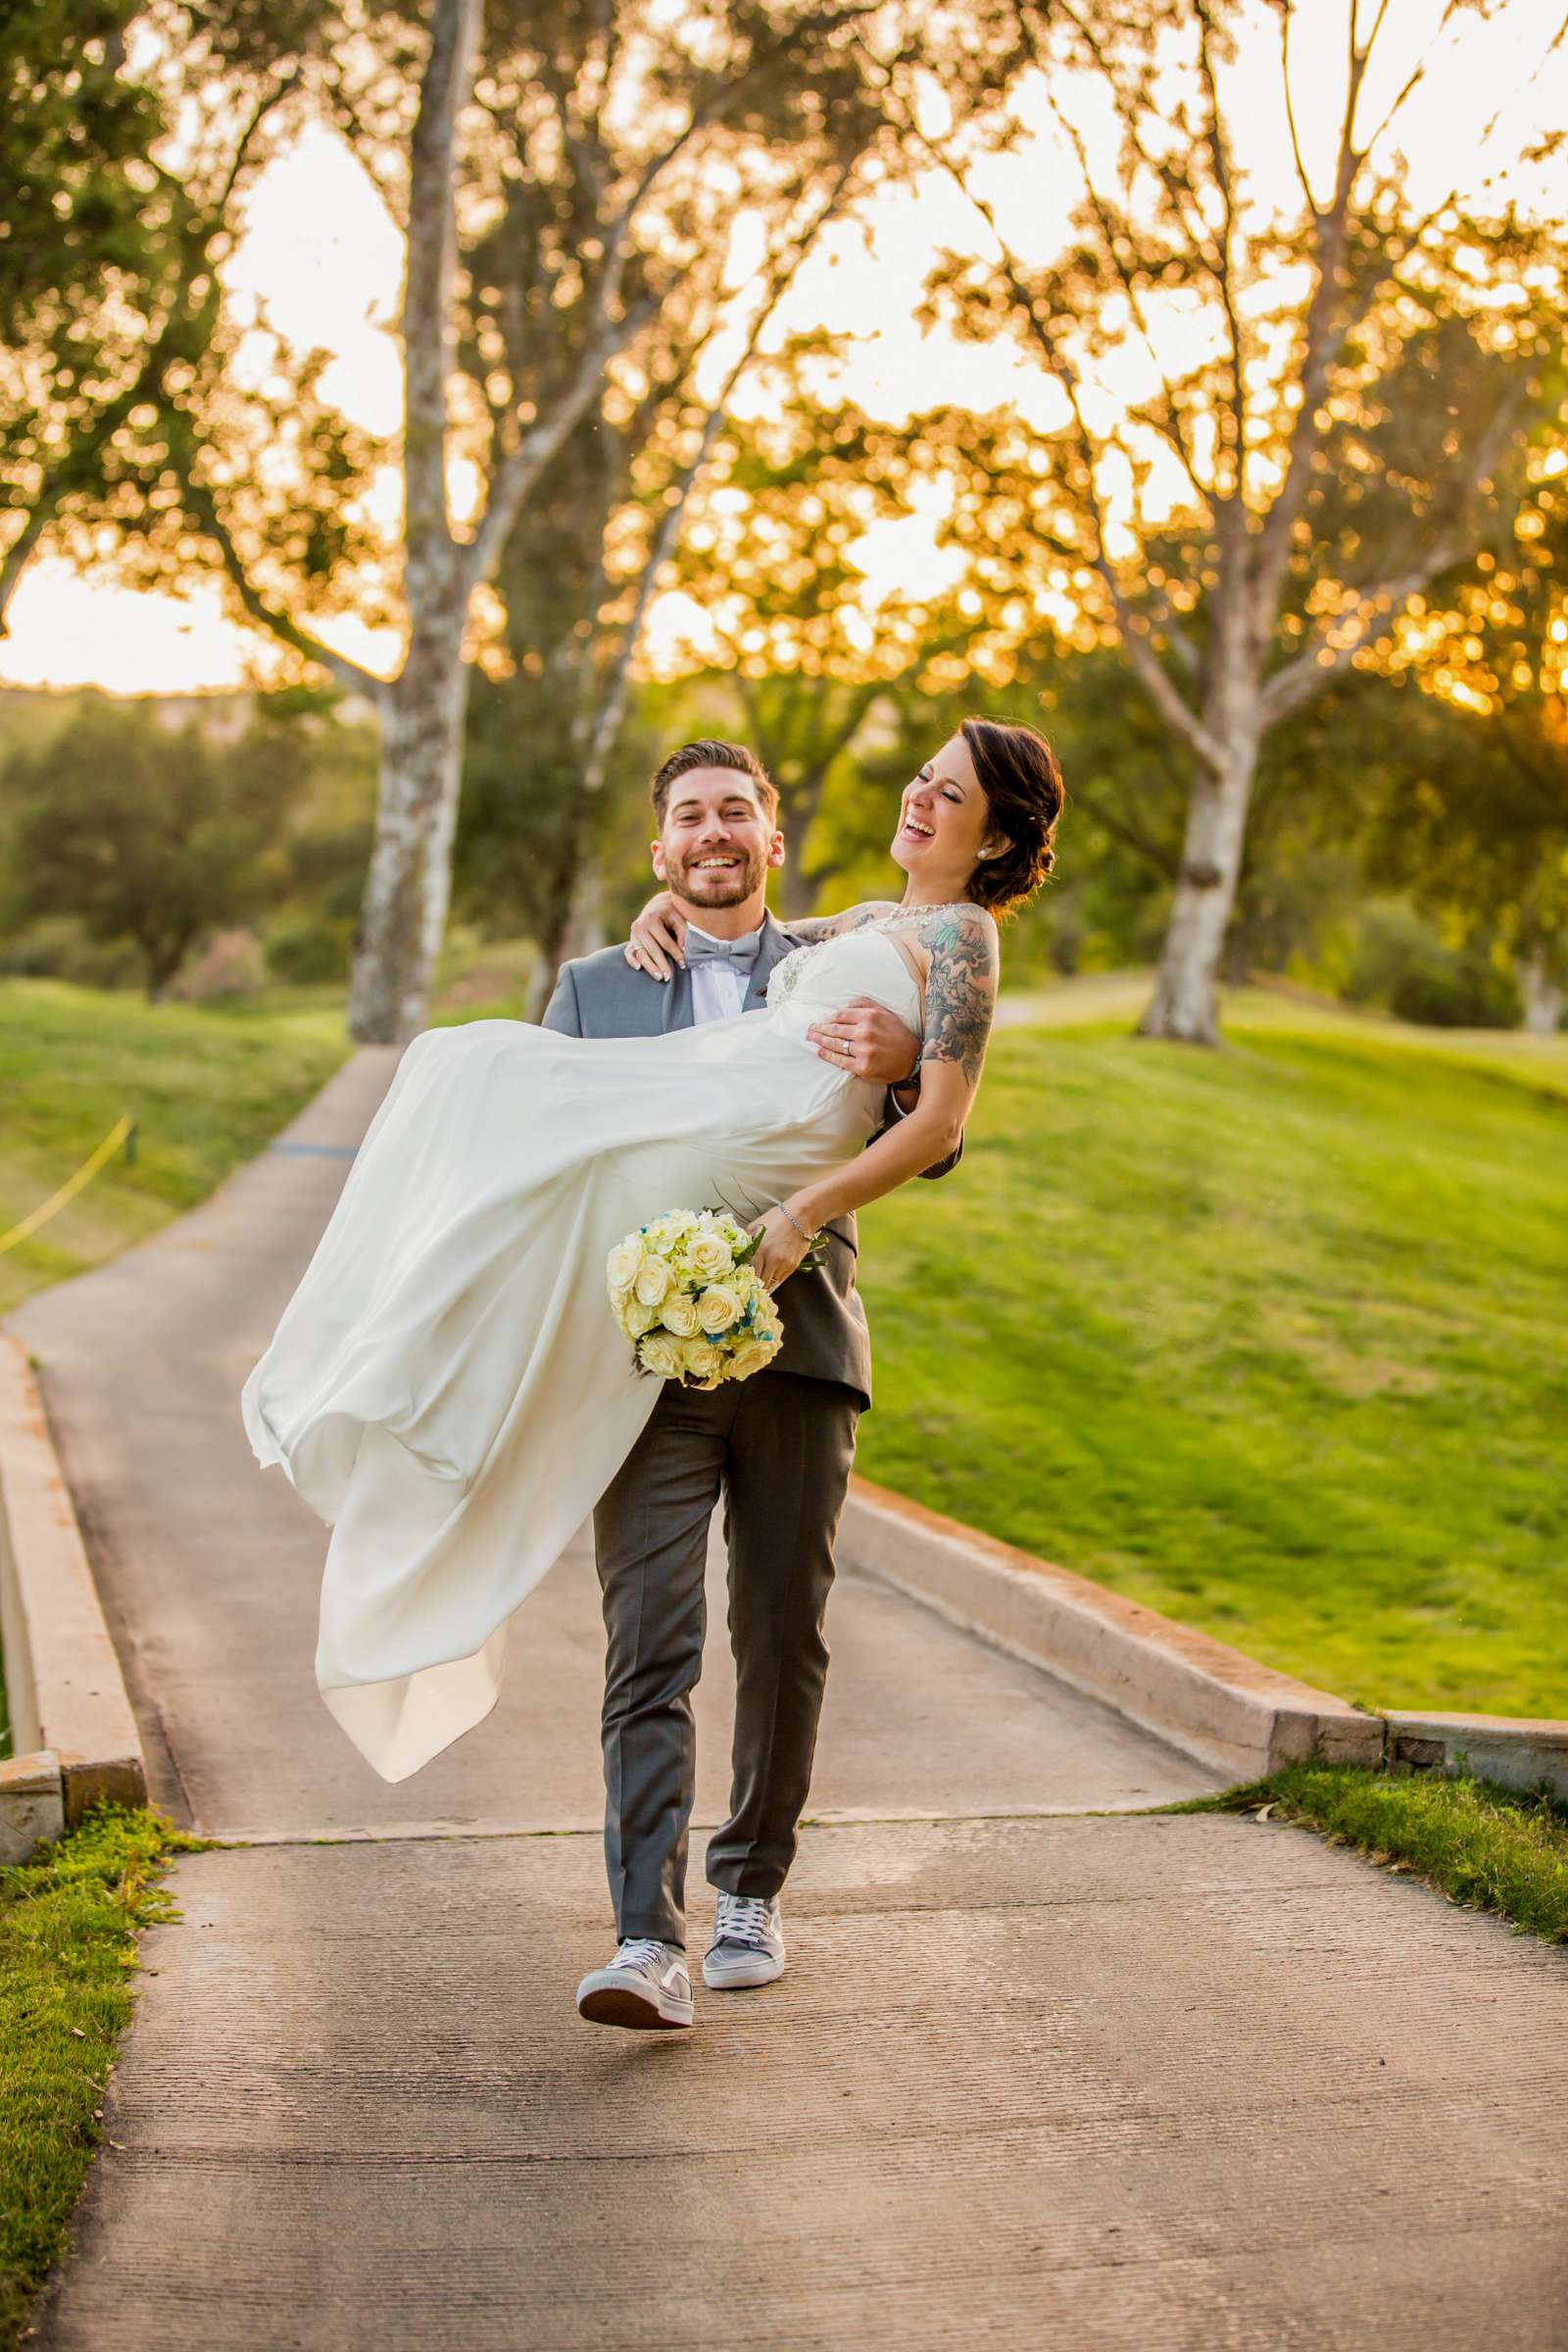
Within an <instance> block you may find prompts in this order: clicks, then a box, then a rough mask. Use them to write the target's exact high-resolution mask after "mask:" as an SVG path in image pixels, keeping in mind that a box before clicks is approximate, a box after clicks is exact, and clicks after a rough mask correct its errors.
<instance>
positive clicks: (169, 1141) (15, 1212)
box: [0, 980, 349, 1313]
mask: <svg viewBox="0 0 1568 2352" xmlns="http://www.w3.org/2000/svg"><path fill="white" fill-rule="evenodd" d="M348 1052H349V1046H348V1041H347V1039H346V1038H345V1037H344V1035H343V1013H342V999H341V995H340V993H338V992H335V991H332V990H329V989H322V990H306V989H289V990H282V989H280V990H277V991H275V992H271V993H270V994H269V995H267V996H265V997H261V998H256V999H253V1000H251V1001H249V1002H248V1003H246V1004H244V1005H233V1006H227V1005H225V1006H224V1007H222V1008H221V1009H220V1008H216V1007H212V1006H196V1005H148V1004H147V1003H146V1002H145V1001H144V1000H143V999H142V998H140V997H137V996H131V995H122V994H118V993H115V994H110V993H108V992H105V991H102V990H98V989H85V988H73V987H70V986H68V985H67V984H66V983H65V982H63V981H56V980H5V981H0V1103H3V1105H4V1110H3V1115H0V1233H6V1232H9V1231H10V1229H11V1227H12V1226H13V1225H14V1224H17V1223H18V1222H20V1220H21V1219H22V1218H24V1217H25V1216H26V1215H27V1214H28V1212H29V1211H30V1210H31V1209H33V1208H34V1207H36V1206H37V1204H38V1203H39V1202H40V1201H44V1200H46V1199H47V1198H48V1197H49V1195H50V1194H51V1193H53V1192H54V1191H55V1189H56V1188H57V1186H59V1185H61V1184H63V1183H64V1182H65V1180H66V1178H67V1177H68V1176H70V1175H71V1174H72V1172H73V1169H75V1168H77V1167H78V1166H79V1165H80V1164H81V1162H82V1161H83V1160H84V1159H85V1158H86V1157H87V1155H88V1153H89V1152H91V1151H92V1149H93V1147H94V1146H95V1145H96V1144H97V1143H98V1142H99V1141H100V1140H101V1139H102V1138H103V1137H104V1136H106V1135H107V1134H108V1133H109V1131H110V1130H111V1128H112V1127H113V1126H114V1125H115V1123H116V1121H117V1120H118V1119H119V1118H120V1116H121V1114H122V1113H123V1112H124V1111H127V1110H128V1111H131V1112H133V1113H134V1114H135V1116H136V1118H137V1119H138V1121H139V1123H140V1132H139V1135H138V1139H137V1156H136V1164H135V1165H134V1166H133V1167H127V1166H126V1165H125V1164H124V1161H123V1158H122V1157H120V1156H117V1157H115V1158H114V1159H111V1160H110V1161H109V1162H108V1164H107V1165H106V1166H105V1167H104V1168H103V1169H102V1170H101V1171H100V1172H99V1174H98V1175H97V1176H95V1177H94V1178H93V1180H92V1182H91V1183H90V1184H88V1185H87V1186H86V1188H85V1189H84V1190H83V1191H82V1192H80V1193H78V1194H77V1196H76V1198H75V1199H74V1200H73V1201H71V1202H70V1203H69V1204H68V1205H67V1206H66V1207H65V1208H63V1209H62V1210H61V1211H60V1213H59V1214H58V1215H57V1216H55V1217H53V1218H51V1219H50V1221H49V1222H48V1224H46V1225H44V1226H41V1227H40V1228H39V1230H38V1232H37V1233H36V1235H34V1236H33V1237H31V1238H30V1239H29V1240H27V1241H25V1242H21V1243H19V1244H18V1245H17V1246H16V1248H15V1249H13V1250H8V1251H7V1252H6V1253H5V1254H4V1255H3V1256H0V1313H5V1312H6V1311H8V1310H9V1309H10V1308H11V1307H13V1306H16V1305H17V1304H18V1303H19V1302H20V1301H21V1300H22V1299H25V1297H26V1296H27V1294H28V1293H29V1292H30V1291H35V1290H39V1289H41V1288H42V1287H43V1286H44V1284H46V1283H51V1282H63V1281H64V1280H66V1278H67V1277H68V1276H69V1275H72V1274H80V1273H83V1272H85V1270H86V1269H87V1268H88V1267H89V1266H95V1265H98V1264H101V1263H102V1261H103V1260H104V1259H105V1258H109V1257H114V1256H116V1255H117V1254H118V1253H119V1252H120V1251H121V1250H126V1249H128V1248H129V1247H130V1246H131V1244H132V1243H134V1242H139V1241H142V1240H144V1239H145V1237H146V1236H147V1235H148V1234H149V1233H153V1232H155V1231H156V1230H157V1228H158V1227H159V1226H160V1225H166V1224H167V1223H168V1222H169V1220H170V1219H171V1217H173V1216H177V1215H178V1214H179V1212H180V1210H181V1209H185V1208H190V1207H192V1206H194V1204H195V1203H196V1202H197V1201H203V1200H205V1199H206V1197H207V1195H208V1194H209V1193H210V1192H212V1191H213V1189H214V1187H215V1186H216V1185H218V1184H219V1183H220V1182H221V1180H222V1178H223V1177H224V1176H225V1175H227V1173H228V1171H229V1169H230V1168H232V1167H235V1166H237V1165H238V1164H239V1163H240V1162H241V1161H242V1160H245V1159H249V1158H250V1157H251V1156H252V1155H253V1154H254V1153H255V1152H260V1151H261V1150H262V1148H263V1146H264V1145H265V1144H266V1142H267V1140H268V1138H269V1137H270V1136H271V1135H275V1134H276V1132H277V1130H278V1128H279V1127H281V1126H283V1125H285V1124H286V1122H287V1121H288V1120H289V1119H291V1118H292V1117H293V1116H294V1114H295V1112H296V1111H297V1110H299V1109H301V1108H302V1107H303V1106H304V1104H305V1103H308V1102H309V1101H310V1099H311V1097H312V1095H314V1094H315V1093H316V1091H317V1089H318V1088H319V1086H320V1085H322V1083H323V1082H324V1081H325V1080H326V1079H327V1078H328V1077H329V1076H330V1075H331V1073H332V1071H333V1070H335V1069H336V1068H337V1066H338V1064H339V1063H340V1062H341V1061H342V1060H343V1059H344V1058H345V1056H346V1055H347V1054H348Z"/></svg>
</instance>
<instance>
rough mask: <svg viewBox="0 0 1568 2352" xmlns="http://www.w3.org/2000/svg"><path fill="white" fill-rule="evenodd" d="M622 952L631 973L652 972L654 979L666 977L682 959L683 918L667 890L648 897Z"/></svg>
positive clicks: (684, 920) (684, 939) (684, 951)
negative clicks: (676, 909)
mask: <svg viewBox="0 0 1568 2352" xmlns="http://www.w3.org/2000/svg"><path fill="white" fill-rule="evenodd" d="M621 952H622V954H623V955H624V956H625V958H626V961H627V962H628V963H629V964H630V965H631V968H632V970H633V971H634V972H652V974H653V976H654V978H655V979H656V980H667V979H668V978H669V975H670V971H671V969H672V967H673V965H674V964H677V963H684V962H685V960H686V917H685V916H684V915H683V914H677V912H676V911H675V902H674V900H673V899H672V898H671V897H670V895H669V892H668V891H667V890H661V891H656V892H655V894H654V896H653V897H652V898H651V899H650V900H649V902H648V904H647V906H646V907H644V908H643V910H642V912H641V914H640V915H639V916H638V917H637V920H636V921H635V922H634V923H633V924H632V927H631V937H630V939H629V940H628V941H627V942H626V945H625V947H624V949H623V950H622V951H621Z"/></svg>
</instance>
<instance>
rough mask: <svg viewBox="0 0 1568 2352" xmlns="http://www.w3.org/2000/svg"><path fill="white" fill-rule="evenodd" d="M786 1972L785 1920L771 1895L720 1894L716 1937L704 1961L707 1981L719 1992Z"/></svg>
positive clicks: (763, 1981) (760, 1982) (767, 1980)
mask: <svg viewBox="0 0 1568 2352" xmlns="http://www.w3.org/2000/svg"><path fill="white" fill-rule="evenodd" d="M783 1974H784V1922H783V1920H782V1919H781V1918H780V1917H779V1908H778V1904H777V1902H776V1901H775V1900H774V1898H773V1897H772V1896H771V1895H768V1894H725V1893H723V1892H722V1890H721V1891H720V1893H719V1897H718V1911H717V1914H716V1916H715V1917H714V1920H713V1940H712V1942H711V1944H710V1945H709V1947H708V1951H707V1954H706V1956H705V1958H704V1961H703V1983H704V1984H705V1985H711V1986H712V1987H713V1990H714V1991H715V1992H738V1991H740V1990H741V1989H742V1987H743V1986H745V1985H771V1984H772V1982H773V1980H774V1978H775V1977H781V1976H782V1975H783Z"/></svg>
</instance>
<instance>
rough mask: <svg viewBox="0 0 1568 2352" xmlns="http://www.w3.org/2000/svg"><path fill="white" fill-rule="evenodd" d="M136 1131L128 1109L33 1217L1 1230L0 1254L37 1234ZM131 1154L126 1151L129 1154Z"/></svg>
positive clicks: (37, 1209) (34, 1211)
mask: <svg viewBox="0 0 1568 2352" xmlns="http://www.w3.org/2000/svg"><path fill="white" fill-rule="evenodd" d="M135 1132H136V1122H135V1120H134V1119H133V1118H132V1117H131V1115H130V1113H129V1111H128V1110H127V1111H126V1113H125V1115H124V1117H123V1119H121V1120H119V1121H118V1122H117V1124H116V1125H115V1126H114V1128H113V1129H112V1130H111V1131H110V1133H109V1134H108V1135H106V1136H105V1137H104V1140H103V1142H102V1143H101V1144H100V1145H99V1147H98V1149H97V1151H96V1152H94V1153H93V1154H92V1157H91V1158H90V1159H84V1160H83V1161H82V1163H81V1165H80V1167H79V1168H78V1169H77V1170H76V1173H75V1174H74V1176H68V1177H67V1179H66V1181H65V1183H64V1184H63V1185H62V1186H61V1187H60V1190H59V1192H58V1193H51V1194H50V1196H49V1198H48V1200H47V1201H44V1202H43V1203H42V1204H41V1205H40V1206H39V1207H37V1208H35V1209H34V1210H33V1211H32V1214H31V1215H30V1216H26V1217H24V1218H23V1220H22V1223H21V1224H20V1225H13V1226H12V1228H11V1231H10V1232H9V1233H0V1257H3V1256H4V1255H5V1252H6V1251H7V1250H10V1249H11V1248H13V1247H14V1245H15V1244H16V1243H18V1242H25V1240H26V1238H27V1236H28V1234H29V1233H36V1232H37V1230H38V1228H39V1226H40V1225H45V1224H47V1223H48V1221H49V1219H50V1218H51V1217H52V1216H53V1215H54V1213H55V1211H56V1210H57V1209H61V1208H64V1207H65V1205H66V1202H67V1201H74V1199H75V1197H76V1195H77V1194H78V1193H79V1192H80V1191H81V1188H82V1186H83V1185H84V1184H91V1182H92V1180H93V1178H94V1177H95V1176H96V1175H97V1173H98V1171H99V1169H100V1168H101V1167H102V1166H103V1164H104V1161H105V1160H106V1159H109V1158H111V1157H112V1156H113V1155H114V1153H115V1152H118V1151H119V1149H120V1147H121V1145H122V1144H123V1143H124V1142H125V1140H126V1139H127V1137H130V1136H133V1135H134V1134H135ZM129 1156H130V1154H129V1153H128V1152H127V1153H126V1157H127V1158H129Z"/></svg>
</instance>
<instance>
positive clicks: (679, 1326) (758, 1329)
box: [605, 1208, 784, 1389]
mask: <svg viewBox="0 0 1568 2352" xmlns="http://www.w3.org/2000/svg"><path fill="white" fill-rule="evenodd" d="M759 1240H760V1235H758V1234H755V1233H748V1232H747V1230H746V1228H745V1226H744V1225H742V1224H741V1223H740V1222H739V1221H738V1219H736V1218H734V1217H732V1216H731V1215H730V1214H729V1213H728V1211H727V1210H725V1209H719V1208H669V1209H666V1210H665V1211H664V1213H663V1215H662V1216H661V1217H653V1218H651V1219H650V1220H649V1222H648V1223H647V1224H646V1225H643V1226H640V1227H639V1228H638V1230H637V1231H636V1232H635V1233H628V1234H627V1236H626V1238H625V1240H624V1241H623V1242H617V1243H616V1244H615V1247H614V1248H613V1250H612V1251H611V1252H610V1257H609V1259H608V1261H607V1264H606V1268H605V1272H606V1275H607V1277H608V1279H609V1283H610V1303H611V1306H612V1307H613V1310H614V1316H615V1321H616V1322H617V1323H618V1324H619V1325H620V1328H621V1330H622V1331H623V1332H624V1333H625V1334H626V1337H627V1339H628V1340H630V1342H631V1344H632V1358H633V1361H634V1363H635V1364H636V1366H637V1368H638V1370H639V1371H642V1372H652V1373H655V1374H656V1375H657V1376H658V1377H659V1378H660V1379H661V1380H678V1381H680V1382H681V1383H682V1384H683V1385H684V1386H686V1387H688V1388H693V1389H716V1388H717V1387H718V1386H719V1385H720V1383H721V1382H723V1381H726V1380H749V1379H750V1378H751V1376H752V1374H753V1373H754V1372H760V1371H761V1369H762V1366H763V1365H764V1364H768V1363H771V1362H772V1360H773V1357H774V1356H775V1355H776V1354H777V1352H778V1350H779V1348H780V1346H781V1345H782V1343H783V1338H784V1326H783V1324H782V1323H781V1322H780V1321H779V1313H778V1308H777V1307H776V1306H775V1305H774V1304H773V1301H772V1299H770V1298H769V1296H768V1294H767V1291H766V1290H765V1289H764V1287H763V1284H762V1280H761V1277H760V1275H758V1274H755V1273H754V1272H753V1270H752V1267H751V1264H750V1262H749V1261H750V1260H751V1258H752V1257H754V1256H755V1255H756V1252H757V1246H758V1242H759Z"/></svg>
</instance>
